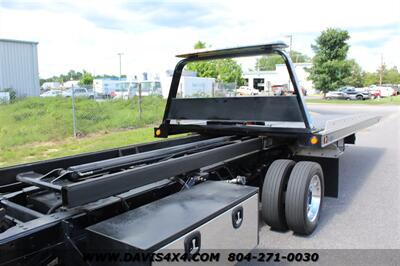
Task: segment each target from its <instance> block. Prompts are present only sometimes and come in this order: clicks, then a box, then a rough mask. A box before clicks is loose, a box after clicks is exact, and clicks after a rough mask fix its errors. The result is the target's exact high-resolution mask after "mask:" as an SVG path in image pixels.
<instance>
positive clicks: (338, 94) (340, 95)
mask: <svg viewBox="0 0 400 266" xmlns="http://www.w3.org/2000/svg"><path fill="white" fill-rule="evenodd" d="M325 99H327V100H350V97H349V95H347V94H346V93H345V92H343V91H329V92H328V93H327V94H326V95H325Z"/></svg>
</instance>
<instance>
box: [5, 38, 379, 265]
mask: <svg viewBox="0 0 400 266" xmlns="http://www.w3.org/2000/svg"><path fill="white" fill-rule="evenodd" d="M286 47H287V46H286V45H285V44H283V43H272V44H265V45H256V46H248V47H241V48H231V49H222V50H215V51H200V52H199V51H196V52H195V53H190V54H185V55H181V56H180V57H183V59H182V60H181V61H180V62H179V63H178V64H177V66H176V68H175V71H174V75H173V80H172V83H171V89H170V94H169V97H168V100H167V105H166V109H165V113H164V117H163V121H162V123H161V124H160V126H159V127H157V128H155V129H154V134H155V136H156V137H160V138H165V137H168V136H169V135H173V134H180V133H189V135H188V136H184V137H178V138H173V139H169V140H164V141H157V142H153V143H144V144H139V145H131V146H127V147H121V148H116V149H110V150H105V151H99V152H93V153H86V154H80V155H75V156H69V157H64V158H58V159H53V160H48V161H42V162H35V163H30V164H24V165H18V166H13V167H8V168H3V169H0V264H1V265H3V264H5V265H16V264H21V265H87V264H90V265H93V264H107V265H108V264H110V265H114V264H115V261H109V262H105V261H102V262H99V261H90V262H88V261H87V254H88V253H91V252H92V253H93V252H100V251H103V252H104V251H107V252H109V251H111V250H112V251H118V252H121V251H124V252H129V253H133V254H136V253H138V252H155V251H160V250H161V251H163V252H166V251H168V250H170V249H173V250H181V251H182V254H186V256H188V257H193V256H195V255H196V254H199V252H200V251H201V250H206V249H207V248H221V247H230V248H235V249H246V250H250V249H252V248H254V247H255V246H256V245H257V242H258V213H259V211H258V209H259V207H258V204H259V203H258V202H259V200H260V204H261V215H262V218H263V220H264V221H265V222H266V223H267V224H268V225H270V226H271V227H272V228H273V229H280V230H293V231H294V232H296V233H299V234H311V233H312V232H313V231H314V229H315V228H316V226H317V224H318V219H319V216H320V206H321V205H322V202H323V198H324V196H330V197H337V196H338V187H339V186H338V182H339V181H338V180H339V179H338V173H339V171H338V170H339V156H340V155H341V154H342V153H343V152H344V149H345V145H346V144H354V143H355V133H356V132H357V131H359V130H361V129H363V128H366V127H368V126H371V125H373V124H375V123H377V122H378V121H379V119H380V118H379V117H376V116H367V115H352V116H325V115H314V117H312V116H311V115H310V114H309V112H308V110H307V107H306V105H305V103H304V100H303V96H302V93H301V90H299V86H298V82H297V78H296V74H295V72H294V67H293V65H292V63H291V61H290V58H289V57H288V56H287V54H286V53H285V52H284V49H285V48H286ZM270 53H277V54H279V55H281V56H282V58H283V59H284V61H285V64H286V66H287V68H288V72H289V76H290V79H291V81H292V84H293V86H294V91H295V95H293V96H277V97H271V96H254V97H231V98H227V97H223V98H197V99H186V98H183V99H180V98H177V97H176V96H177V90H178V85H179V80H180V77H181V74H182V70H183V67H184V66H185V65H186V64H187V63H190V62H197V61H201V60H210V59H222V58H233V57H241V56H250V55H260V54H270ZM154 217H156V218H154ZM146 225H148V226H146ZM157 230H164V231H162V232H161V231H160V232H158V231H157ZM216 234H217V235H218V236H219V237H218V241H216V242H215V241H211V240H210V239H211V238H210V236H215V235H216ZM244 238H246V239H247V240H246V241H238V240H239V239H240V240H243V239H244ZM240 243H241V244H240ZM128 262H130V263H132V261H128ZM145 263H146V264H150V263H151V261H146V262H145Z"/></svg>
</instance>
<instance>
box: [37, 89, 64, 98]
mask: <svg viewBox="0 0 400 266" xmlns="http://www.w3.org/2000/svg"><path fill="white" fill-rule="evenodd" d="M61 94H62V91H61V90H49V91H46V92H44V93H42V94H40V97H43V98H47V97H56V96H61Z"/></svg>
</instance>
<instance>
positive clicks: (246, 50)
mask: <svg viewBox="0 0 400 266" xmlns="http://www.w3.org/2000/svg"><path fill="white" fill-rule="evenodd" d="M286 47H287V45H286V44H285V43H282V42H278V43H271V44H265V45H258V46H248V47H240V48H232V49H224V50H217V51H210V52H203V53H193V54H188V55H183V57H186V58H184V59H182V60H181V61H179V62H178V64H177V65H176V67H175V70H174V73H173V76H172V81H171V87H170V91H169V94H168V99H167V104H166V107H165V112H164V117H163V121H162V123H161V125H160V126H159V127H158V128H155V129H154V133H155V136H156V137H163V138H165V137H168V135H172V134H178V133H183V132H193V131H194V132H200V133H204V132H207V131H208V126H201V127H196V128H193V127H192V126H190V125H173V126H172V125H171V124H170V120H169V118H168V114H169V112H170V109H171V104H172V99H174V98H176V95H177V92H178V87H179V82H180V79H181V76H182V71H183V68H184V67H185V65H186V64H188V63H191V62H197V61H205V60H215V59H226V58H235V57H246V56H257V55H264V54H272V53H275V54H278V55H280V56H281V57H282V58H283V60H284V62H285V65H286V68H287V69H288V74H289V77H290V80H291V82H292V84H293V89H294V92H295V95H296V99H297V104H298V105H299V109H300V112H301V116H302V118H303V121H304V125H305V128H306V130H305V131H306V132H307V133H311V132H312V130H313V129H314V127H313V125H312V123H311V118H310V115H309V113H308V110H307V107H306V105H305V103H304V99H303V95H302V91H301V90H300V88H299V84H298V80H297V76H296V73H295V71H294V66H293V63H292V61H291V59H290V57H289V56H288V54H287V53H286V52H285V51H284V50H283V49H284V48H286ZM211 108H212V107H211ZM230 130H231V127H230V128H224V127H220V128H219V133H220V134H221V135H223V134H224V133H225V134H227V132H229V131H230ZM253 130H254V128H251V127H239V128H236V130H235V131H236V132H238V133H240V132H241V133H244V134H249V132H252V131H253ZM257 131H258V133H257V134H258V135H263V134H262V133H264V135H265V134H268V133H270V132H271V129H270V128H268V127H265V128H263V130H260V129H258V130H257ZM273 131H279V132H281V133H286V132H288V129H287V128H279V129H273ZM289 131H293V129H290V130H289ZM157 132H158V133H157ZM303 132H304V130H303V129H300V130H299V131H298V132H297V133H303Z"/></svg>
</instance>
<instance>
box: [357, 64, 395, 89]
mask: <svg viewBox="0 0 400 266" xmlns="http://www.w3.org/2000/svg"><path fill="white" fill-rule="evenodd" d="M381 73H382V84H399V83H400V73H399V71H398V70H397V67H396V66H394V67H392V68H390V69H388V68H387V67H386V65H382V66H381V67H379V68H378V69H377V70H376V71H375V72H364V73H363V74H362V78H363V85H364V86H366V87H367V86H369V85H372V84H379V81H380V75H381Z"/></svg>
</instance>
